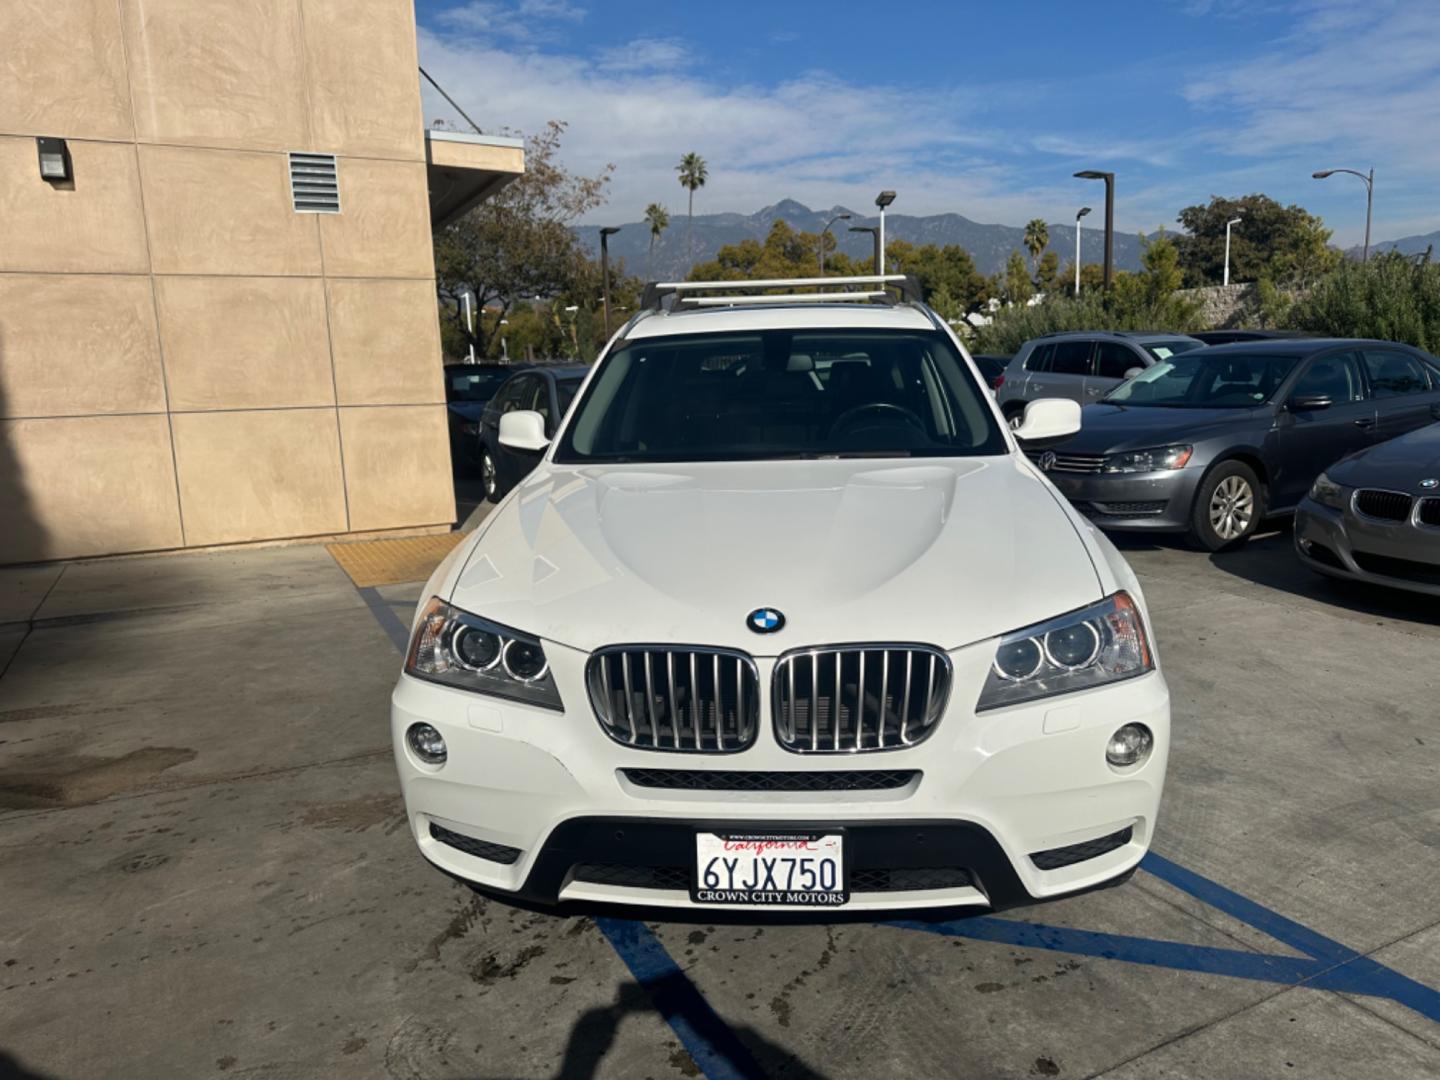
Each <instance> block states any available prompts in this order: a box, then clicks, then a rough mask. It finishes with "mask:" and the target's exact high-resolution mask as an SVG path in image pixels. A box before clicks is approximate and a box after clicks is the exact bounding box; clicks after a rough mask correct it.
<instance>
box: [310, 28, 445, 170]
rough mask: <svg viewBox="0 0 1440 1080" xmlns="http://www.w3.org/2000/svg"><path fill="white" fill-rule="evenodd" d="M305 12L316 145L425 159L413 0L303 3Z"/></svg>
mask: <svg viewBox="0 0 1440 1080" xmlns="http://www.w3.org/2000/svg"><path fill="white" fill-rule="evenodd" d="M301 10H302V13H303V20H304V26H305V64H306V74H307V76H308V79H309V91H310V110H311V112H310V132H311V139H312V142H313V145H314V148H315V149H316V150H320V151H326V152H329V153H336V154H359V155H365V156H371V157H400V158H409V159H411V160H412V161H422V160H424V157H425V139H424V128H425V123H424V120H423V118H422V115H421V111H420V76H419V73H418V70H417V65H418V63H419V61H418V59H417V58H416V55H415V12H414V9H413V7H412V5H411V4H410V3H409V0H386V2H384V3H370V4H363V5H361V4H356V3H354V2H353V0H301Z"/></svg>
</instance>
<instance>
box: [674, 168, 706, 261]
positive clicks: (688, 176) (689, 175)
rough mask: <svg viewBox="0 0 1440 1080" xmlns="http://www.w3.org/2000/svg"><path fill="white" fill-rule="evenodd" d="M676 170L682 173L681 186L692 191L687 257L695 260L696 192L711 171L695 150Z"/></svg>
mask: <svg viewBox="0 0 1440 1080" xmlns="http://www.w3.org/2000/svg"><path fill="white" fill-rule="evenodd" d="M675 171H676V172H677V173H679V174H680V186H681V187H683V188H684V189H685V190H686V191H687V192H689V193H690V208H689V214H688V220H687V221H686V224H685V257H686V258H687V259H689V260H691V261H692V262H693V261H694V259H695V192H696V191H697V190H699V189H700V188H702V187H704V186H705V181H706V180H708V179H709V178H710V172H709V169H708V168H707V167H706V165H705V159H704V158H702V157H701V156H700V155H699V154H697V153H695V151H693V150H692V151H690V153H688V154H686V155H685V156H684V157H682V158H681V159H680V164H679V165H676V166H675Z"/></svg>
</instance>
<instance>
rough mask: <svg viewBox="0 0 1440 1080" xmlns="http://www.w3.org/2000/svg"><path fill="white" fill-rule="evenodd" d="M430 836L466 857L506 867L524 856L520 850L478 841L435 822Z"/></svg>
mask: <svg viewBox="0 0 1440 1080" xmlns="http://www.w3.org/2000/svg"><path fill="white" fill-rule="evenodd" d="M430 836H431V837H432V838H433V839H435V840H439V841H440V843H442V844H445V845H446V846H448V847H453V848H454V849H455V850H456V851H463V852H465V854H466V855H474V856H475V857H476V858H477V859H488V860H489V861H490V862H494V863H501V864H503V865H505V866H509V865H511V864H512V863H514V862H515V860H516V859H518V858H520V855H521V854H522V853H521V851H520V849H519V848H513V847H507V846H506V845H504V844H495V843H491V842H490V841H489V840H477V839H476V838H475V837H473V836H465V835H464V834H462V833H457V832H454V831H452V830H450V829H447V828H445V827H444V826H441V825H436V824H435V823H434V822H433V821H432V822H431V823H430Z"/></svg>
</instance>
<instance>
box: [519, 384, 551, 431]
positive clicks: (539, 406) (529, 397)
mask: <svg viewBox="0 0 1440 1080" xmlns="http://www.w3.org/2000/svg"><path fill="white" fill-rule="evenodd" d="M530 381H531V382H532V383H533V384H534V385H533V386H532V387H531V389H530V393H528V394H526V395H525V397H524V399H523V400H524V403H525V404H524V406H523V407H524V408H526V409H533V410H535V411H536V412H538V413H539V414H540V416H541V417H542V418H543V419H544V421H545V430H547V431H548V430H550V384H549V383H548V382H547V381H546V380H545V379H544V378H538V379H534V378H532V379H531V380H530Z"/></svg>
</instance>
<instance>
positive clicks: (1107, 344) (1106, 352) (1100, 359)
mask: <svg viewBox="0 0 1440 1080" xmlns="http://www.w3.org/2000/svg"><path fill="white" fill-rule="evenodd" d="M1096 353H1097V355H1096V358H1095V374H1097V375H1099V376H1100V377H1101V378H1102V379H1123V378H1125V373H1126V372H1127V371H1129V370H1131V369H1132V368H1143V367H1144V366H1145V362H1144V361H1143V360H1141V359H1140V357H1138V356H1136V355H1135V354H1134V353H1133V352H1131V351H1130V346H1128V345H1123V344H1121V343H1120V342H1118V341H1102V342H1100V344H1099V345H1098V346H1097V347H1096Z"/></svg>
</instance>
